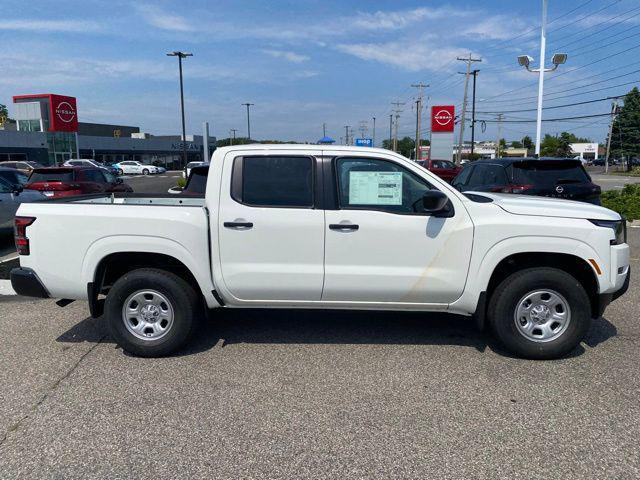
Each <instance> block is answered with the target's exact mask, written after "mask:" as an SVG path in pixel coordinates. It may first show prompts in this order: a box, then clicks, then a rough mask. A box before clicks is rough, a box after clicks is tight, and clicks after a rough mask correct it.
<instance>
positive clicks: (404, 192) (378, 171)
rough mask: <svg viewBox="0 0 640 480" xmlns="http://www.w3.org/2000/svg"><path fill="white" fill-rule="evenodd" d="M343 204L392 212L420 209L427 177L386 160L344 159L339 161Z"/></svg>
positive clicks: (348, 206) (341, 200) (425, 189)
mask: <svg viewBox="0 0 640 480" xmlns="http://www.w3.org/2000/svg"><path fill="white" fill-rule="evenodd" d="M337 174H338V188H339V192H340V206H341V207H342V208H371V209H373V210H384V211H388V212H392V213H417V212H420V211H421V209H420V207H421V205H420V202H421V200H422V197H423V196H424V193H425V192H426V191H428V190H430V189H431V188H432V186H431V185H429V184H428V183H427V182H426V181H425V180H423V179H422V178H420V177H418V176H417V175H415V174H413V173H411V172H409V171H408V170H405V169H404V168H403V167H401V166H399V165H397V164H395V163H392V162H388V161H385V160H376V159H368V158H341V159H339V160H338V164H337Z"/></svg>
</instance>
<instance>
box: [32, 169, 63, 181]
mask: <svg viewBox="0 0 640 480" xmlns="http://www.w3.org/2000/svg"><path fill="white" fill-rule="evenodd" d="M72 181H73V171H71V170H52V171H46V170H40V171H37V170H34V171H33V173H32V174H31V176H30V177H29V182H72Z"/></svg>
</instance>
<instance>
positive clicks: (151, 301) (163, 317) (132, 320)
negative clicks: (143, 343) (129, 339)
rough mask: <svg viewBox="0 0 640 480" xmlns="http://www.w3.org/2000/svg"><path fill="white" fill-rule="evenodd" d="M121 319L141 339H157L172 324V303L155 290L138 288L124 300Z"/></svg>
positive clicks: (167, 330) (165, 332) (169, 328)
mask: <svg viewBox="0 0 640 480" xmlns="http://www.w3.org/2000/svg"><path fill="white" fill-rule="evenodd" d="M122 321H123V322H124V325H125V327H126V328H127V330H128V331H129V332H130V333H131V334H132V335H133V336H135V337H137V338H139V339H142V340H158V339H159V338H162V337H164V336H165V335H166V334H167V333H168V332H169V330H171V327H172V326H173V321H174V309H173V305H172V304H171V302H170V301H169V299H168V298H167V297H166V296H165V295H164V294H162V293H160V292H158V291H156V290H138V291H136V292H133V293H132V294H131V295H129V297H128V298H127V300H126V301H125V302H124V305H123V306H122Z"/></svg>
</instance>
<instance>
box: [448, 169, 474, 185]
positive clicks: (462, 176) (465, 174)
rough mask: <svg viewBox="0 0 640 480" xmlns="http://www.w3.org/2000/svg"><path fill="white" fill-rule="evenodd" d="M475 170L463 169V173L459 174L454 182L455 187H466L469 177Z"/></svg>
mask: <svg viewBox="0 0 640 480" xmlns="http://www.w3.org/2000/svg"><path fill="white" fill-rule="evenodd" d="M472 170H473V167H472V166H468V167H465V168H463V169H462V171H461V172H460V173H459V174H458V176H457V177H456V178H455V179H454V180H453V182H452V183H453V184H454V185H464V184H465V183H466V182H467V180H468V179H469V175H470V174H471V171H472Z"/></svg>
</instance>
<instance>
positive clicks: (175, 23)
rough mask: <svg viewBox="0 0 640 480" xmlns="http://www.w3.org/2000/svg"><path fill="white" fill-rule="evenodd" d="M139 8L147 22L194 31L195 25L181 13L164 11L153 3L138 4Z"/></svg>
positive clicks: (177, 30) (184, 30)
mask: <svg viewBox="0 0 640 480" xmlns="http://www.w3.org/2000/svg"><path fill="white" fill-rule="evenodd" d="M137 9H138V12H139V13H140V15H141V16H142V18H143V19H144V20H145V22H147V23H148V24H149V25H152V26H154V27H156V28H160V29H162V30H170V31H174V32H192V31H194V27H193V25H192V24H191V23H189V21H188V20H187V19H186V18H184V17H182V16H180V15H176V14H173V13H168V12H164V11H162V10H160V9H159V8H158V7H155V6H153V5H138V6H137Z"/></svg>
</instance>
